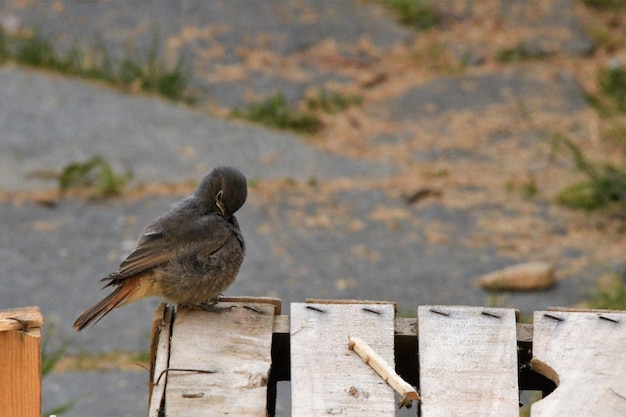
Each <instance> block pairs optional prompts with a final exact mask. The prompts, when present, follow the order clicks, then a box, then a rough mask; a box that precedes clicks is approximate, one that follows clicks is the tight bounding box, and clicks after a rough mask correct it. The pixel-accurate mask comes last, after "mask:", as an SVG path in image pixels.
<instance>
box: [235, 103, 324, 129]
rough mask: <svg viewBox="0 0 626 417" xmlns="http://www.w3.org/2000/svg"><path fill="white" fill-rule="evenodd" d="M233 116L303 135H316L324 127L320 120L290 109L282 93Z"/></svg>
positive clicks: (237, 110)
mask: <svg viewBox="0 0 626 417" xmlns="http://www.w3.org/2000/svg"><path fill="white" fill-rule="evenodd" d="M231 116H232V117H235V118H239V119H246V120H250V121H253V122H257V123H261V124H264V125H266V126H270V127H276V128H279V129H289V130H293V131H296V132H302V133H315V132H317V131H318V130H319V129H320V128H321V127H322V122H321V121H320V120H319V118H317V117H315V116H314V115H311V114H308V113H304V112H301V111H299V110H297V109H294V108H292V107H289V106H288V105H287V102H286V100H285V96H284V95H283V94H282V93H276V94H274V95H273V96H270V97H268V98H267V99H265V100H264V101H262V102H260V103H253V104H251V105H250V106H248V108H247V109H245V110H239V109H235V110H233V111H232V112H231Z"/></svg>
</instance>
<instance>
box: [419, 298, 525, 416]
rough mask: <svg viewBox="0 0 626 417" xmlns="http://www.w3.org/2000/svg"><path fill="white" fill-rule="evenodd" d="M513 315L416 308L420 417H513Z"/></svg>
mask: <svg viewBox="0 0 626 417" xmlns="http://www.w3.org/2000/svg"><path fill="white" fill-rule="evenodd" d="M515 322H516V312H515V310H511V309H495V308H482V307H452V306H421V307H419V309H418V329H419V333H418V344H419V375H420V395H421V398H422V404H421V414H420V415H421V416H423V417H435V416H442V417H451V416H494V417H518V416H519V407H518V381H517V343H516V325H515Z"/></svg>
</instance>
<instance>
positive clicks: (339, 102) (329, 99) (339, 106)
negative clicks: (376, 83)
mask: <svg viewBox="0 0 626 417" xmlns="http://www.w3.org/2000/svg"><path fill="white" fill-rule="evenodd" d="M362 103H363V97H361V96H360V95H357V94H343V93H340V92H338V91H332V92H329V91H327V90H325V89H320V90H319V92H318V94H317V96H315V97H310V98H308V99H307V101H306V104H307V107H308V109H309V110H312V111H317V110H321V111H323V112H326V113H331V114H334V113H338V112H340V111H342V110H345V109H347V108H348V107H351V106H359V105H361V104H362Z"/></svg>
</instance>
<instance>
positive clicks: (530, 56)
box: [496, 44, 546, 63]
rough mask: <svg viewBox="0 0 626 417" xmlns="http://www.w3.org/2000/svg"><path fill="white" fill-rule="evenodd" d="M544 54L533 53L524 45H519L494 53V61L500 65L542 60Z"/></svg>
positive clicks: (540, 52)
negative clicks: (500, 63)
mask: <svg viewBox="0 0 626 417" xmlns="http://www.w3.org/2000/svg"><path fill="white" fill-rule="evenodd" d="M545 56H546V54H545V53H544V52H542V51H538V50H537V51H533V50H532V49H530V48H529V47H528V46H526V45H524V44H519V45H517V46H515V47H513V48H508V49H501V50H499V51H498V52H497V53H496V60H497V61H499V62H502V63H511V62H522V61H530V60H535V59H541V58H544V57H545Z"/></svg>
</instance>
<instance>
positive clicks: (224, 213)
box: [215, 201, 226, 216]
mask: <svg viewBox="0 0 626 417" xmlns="http://www.w3.org/2000/svg"><path fill="white" fill-rule="evenodd" d="M215 205H216V206H217V207H218V208H219V209H220V211H221V212H222V216H225V215H226V211H225V210H224V203H223V202H221V201H216V202H215Z"/></svg>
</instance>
